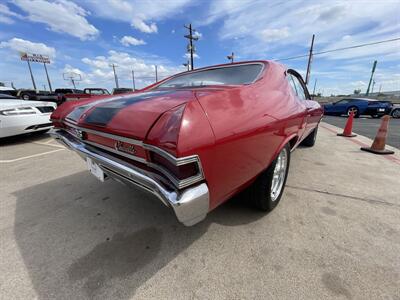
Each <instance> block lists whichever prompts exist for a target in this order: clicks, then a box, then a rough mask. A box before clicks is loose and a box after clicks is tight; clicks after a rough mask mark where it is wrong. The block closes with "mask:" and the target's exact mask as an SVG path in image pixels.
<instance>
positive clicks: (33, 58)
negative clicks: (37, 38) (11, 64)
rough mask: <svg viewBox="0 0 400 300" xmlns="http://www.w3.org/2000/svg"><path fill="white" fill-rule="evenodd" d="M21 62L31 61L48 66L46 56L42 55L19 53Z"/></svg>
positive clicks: (48, 59)
mask: <svg viewBox="0 0 400 300" xmlns="http://www.w3.org/2000/svg"><path fill="white" fill-rule="evenodd" d="M20 57H21V60H23V61H31V62H37V63H43V64H49V63H50V58H49V57H48V56H47V55H42V54H28V53H26V52H21V53H20Z"/></svg>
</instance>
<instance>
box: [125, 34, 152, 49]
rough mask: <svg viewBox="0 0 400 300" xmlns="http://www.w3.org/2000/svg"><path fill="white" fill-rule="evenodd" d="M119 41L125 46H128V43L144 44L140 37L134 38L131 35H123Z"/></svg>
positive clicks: (134, 44)
mask: <svg viewBox="0 0 400 300" xmlns="http://www.w3.org/2000/svg"><path fill="white" fill-rule="evenodd" d="M120 42H121V44H122V45H124V46H125V47H129V46H130V45H132V46H139V45H146V42H145V41H143V40H141V39H137V38H134V37H133V36H128V35H125V36H124V37H123V38H122V39H121V40H120Z"/></svg>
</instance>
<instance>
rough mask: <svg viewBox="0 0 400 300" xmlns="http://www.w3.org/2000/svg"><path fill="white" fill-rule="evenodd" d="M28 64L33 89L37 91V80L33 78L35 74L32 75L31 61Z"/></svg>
mask: <svg viewBox="0 0 400 300" xmlns="http://www.w3.org/2000/svg"><path fill="white" fill-rule="evenodd" d="M27 62H28V68H29V73H30V74H31V79H32V84H33V89H34V90H36V83H35V78H33V73H32V68H31V63H30V62H29V59H28V60H27Z"/></svg>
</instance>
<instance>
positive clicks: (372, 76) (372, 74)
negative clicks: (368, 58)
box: [365, 60, 378, 96]
mask: <svg viewBox="0 0 400 300" xmlns="http://www.w3.org/2000/svg"><path fill="white" fill-rule="evenodd" d="M377 63H378V61H376V60H375V61H374V64H373V65H372V71H371V78H370V79H369V84H368V88H367V92H366V93H365V96H368V95H369V88H370V87H371V83H372V79H373V78H374V73H375V69H376V65H377Z"/></svg>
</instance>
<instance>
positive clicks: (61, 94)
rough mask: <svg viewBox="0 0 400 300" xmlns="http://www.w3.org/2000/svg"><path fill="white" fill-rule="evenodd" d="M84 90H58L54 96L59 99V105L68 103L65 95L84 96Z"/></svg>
mask: <svg viewBox="0 0 400 300" xmlns="http://www.w3.org/2000/svg"><path fill="white" fill-rule="evenodd" d="M82 93H83V90H78V89H71V88H58V89H55V90H54V94H56V95H57V97H58V102H59V103H58V105H60V104H61V103H64V102H65V101H66V97H65V95H67V94H82Z"/></svg>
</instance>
